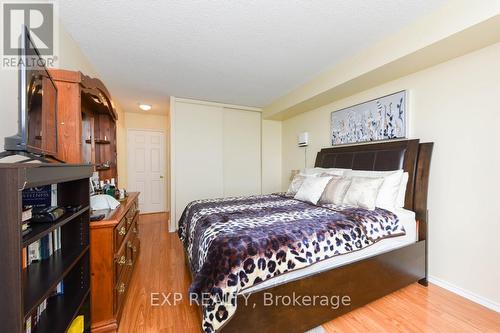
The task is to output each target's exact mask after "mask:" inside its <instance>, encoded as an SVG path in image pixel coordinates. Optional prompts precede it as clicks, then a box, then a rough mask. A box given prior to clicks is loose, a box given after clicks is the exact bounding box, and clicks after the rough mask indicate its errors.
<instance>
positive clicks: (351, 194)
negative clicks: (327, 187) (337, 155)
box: [343, 177, 384, 210]
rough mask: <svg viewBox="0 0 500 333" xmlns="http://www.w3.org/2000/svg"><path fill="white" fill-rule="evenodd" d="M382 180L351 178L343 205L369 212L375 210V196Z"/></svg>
mask: <svg viewBox="0 0 500 333" xmlns="http://www.w3.org/2000/svg"><path fill="white" fill-rule="evenodd" d="M383 183H384V178H369V177H352V182H351V186H349V189H348V190H347V193H346V195H345V198H344V201H343V203H344V204H346V205H351V206H356V207H361V208H365V209H369V210H374V209H375V204H376V202H377V196H378V193H379V190H380V187H381V186H382V184H383Z"/></svg>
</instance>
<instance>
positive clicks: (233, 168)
mask: <svg viewBox="0 0 500 333" xmlns="http://www.w3.org/2000/svg"><path fill="white" fill-rule="evenodd" d="M260 127H261V114H260V112H254V111H246V110H238V109H230V108H224V130H223V135H224V144H223V150H224V153H223V159H224V160H223V164H224V165H223V168H222V170H223V176H224V181H223V184H224V196H225V197H232V196H246V195H255V194H260V193H261V162H260V161H261V144H260V140H261V135H260Z"/></svg>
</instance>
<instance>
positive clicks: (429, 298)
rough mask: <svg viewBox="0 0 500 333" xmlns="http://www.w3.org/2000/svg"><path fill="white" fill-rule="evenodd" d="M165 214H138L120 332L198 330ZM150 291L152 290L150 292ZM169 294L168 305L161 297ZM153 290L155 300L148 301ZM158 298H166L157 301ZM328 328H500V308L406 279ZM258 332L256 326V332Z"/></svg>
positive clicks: (178, 249)
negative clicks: (177, 297)
mask: <svg viewBox="0 0 500 333" xmlns="http://www.w3.org/2000/svg"><path fill="white" fill-rule="evenodd" d="M167 219H168V216H167V215H166V214H154V215H142V216H141V217H140V238H141V255H140V258H139V261H138V263H137V267H136V269H135V271H134V274H133V277H132V282H131V285H130V290H129V291H128V296H127V301H126V304H125V308H124V311H123V315H122V320H121V323H120V329H119V333H146V332H147V333H156V332H158V333H167V332H186V333H191V332H196V333H198V332H200V331H201V329H200V328H201V323H200V319H199V316H198V313H197V311H198V309H197V308H196V307H194V306H189V303H188V302H187V301H184V302H181V303H179V304H176V305H173V303H174V299H173V298H174V296H173V295H168V293H174V292H180V293H182V294H183V295H184V296H186V294H187V289H188V288H189V283H190V277H189V273H188V270H187V268H186V266H185V263H184V256H183V249H182V246H181V244H180V242H179V239H178V238H177V235H176V234H170V233H168V232H167ZM152 293H153V294H152ZM154 293H164V294H163V295H165V297H166V296H169V298H168V300H169V301H170V303H171V304H172V305H168V303H165V298H164V297H163V296H162V294H154ZM152 295H153V304H155V306H152V305H151V304H152ZM161 303H165V304H163V305H161V306H160V304H161ZM323 327H324V329H325V331H326V332H328V333H333V332H445V331H447V332H500V314H498V313H496V312H494V311H492V310H489V309H487V308H485V307H483V306H480V305H478V304H476V303H473V302H471V301H469V300H467V299H465V298H462V297H460V296H458V295H456V294H453V293H451V292H449V291H447V290H445V289H442V288H440V287H437V286H435V285H432V284H431V285H429V287H428V288H425V287H423V286H421V285H419V284H413V285H410V286H408V287H406V288H404V289H402V290H399V291H397V292H395V293H393V294H391V295H388V296H386V297H384V298H382V299H379V300H377V301H375V302H373V303H370V304H369V305H366V306H364V307H362V308H360V309H357V310H355V311H352V312H350V313H348V314H346V315H344V316H342V317H340V318H337V319H335V320H332V321H330V322H328V323H326V324H323ZM256 333H260V332H256Z"/></svg>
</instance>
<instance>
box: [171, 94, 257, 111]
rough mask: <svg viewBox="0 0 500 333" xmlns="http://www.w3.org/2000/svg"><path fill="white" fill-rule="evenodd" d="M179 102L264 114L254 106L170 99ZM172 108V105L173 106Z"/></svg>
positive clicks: (177, 98)
mask: <svg viewBox="0 0 500 333" xmlns="http://www.w3.org/2000/svg"><path fill="white" fill-rule="evenodd" d="M172 100H173V101H178V102H182V103H189V104H201V105H209V106H218V107H223V108H228V109H237V110H245V111H255V112H262V109H261V108H256V107H253V106H244V105H234V104H226V103H217V102H209V101H200V100H197V99H190V98H179V97H174V96H172V97H170V101H171V102H172ZM171 106H172V105H171Z"/></svg>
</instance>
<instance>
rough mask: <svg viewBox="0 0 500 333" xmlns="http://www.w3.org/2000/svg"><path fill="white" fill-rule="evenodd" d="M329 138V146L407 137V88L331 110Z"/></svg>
mask: <svg viewBox="0 0 500 333" xmlns="http://www.w3.org/2000/svg"><path fill="white" fill-rule="evenodd" d="M330 138H331V143H332V146H337V145H346V144H354V143H366V142H376V141H387V140H397V139H405V138H408V91H407V90H402V91H398V92H395V93H392V94H389V95H385V96H382V97H378V98H375V99H372V100H369V101H366V102H363V103H359V104H356V105H353V106H350V107H347V108H344V109H340V110H337V111H333V112H332V113H331V115H330Z"/></svg>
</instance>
